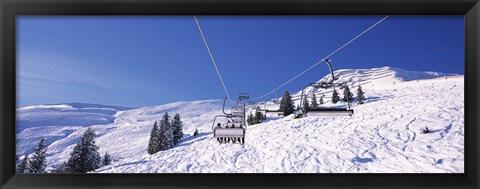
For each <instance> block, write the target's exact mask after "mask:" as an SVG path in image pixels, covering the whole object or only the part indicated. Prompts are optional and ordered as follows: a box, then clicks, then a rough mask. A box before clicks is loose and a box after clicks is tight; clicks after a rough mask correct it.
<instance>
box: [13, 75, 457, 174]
mask: <svg viewBox="0 0 480 189" xmlns="http://www.w3.org/2000/svg"><path fill="white" fill-rule="evenodd" d="M382 70H383V71H384V72H387V71H388V72H389V75H387V74H385V76H382V77H373V76H372V75H379V73H382ZM398 70H400V69H396V68H390V67H384V68H373V69H369V70H351V71H342V70H339V73H338V75H339V76H340V79H339V81H340V80H341V81H349V80H350V79H352V81H355V82H363V84H362V87H363V88H364V91H365V93H366V96H367V103H366V104H363V105H355V106H354V109H355V114H354V115H353V116H352V117H306V118H301V119H293V118H292V117H291V116H288V117H272V118H268V119H267V121H266V122H264V123H262V124H258V125H253V126H249V127H248V129H247V134H246V144H245V145H240V144H218V142H217V141H216V140H214V139H213V138H212V131H211V121H212V120H213V117H214V116H215V115H217V114H221V108H222V101H221V100H204V101H191V102H176V103H171V104H166V105H161V106H152V107H142V108H135V109H122V110H120V111H116V113H114V114H113V117H114V119H113V121H110V122H106V123H95V124H94V125H81V124H77V125H75V124H56V123H55V118H57V117H56V116H53V118H52V119H50V120H49V119H47V118H45V121H44V122H48V123H50V124H48V125H41V126H38V127H33V125H28V126H27V128H29V129H24V130H23V131H21V132H17V133H18V134H17V137H18V138H19V140H18V141H17V142H18V146H20V148H18V147H17V155H19V156H20V155H22V154H24V153H26V152H29V151H31V148H33V146H30V147H27V145H26V143H29V144H28V145H30V144H31V143H33V144H34V145H35V144H36V143H38V141H39V139H38V138H39V137H41V136H44V135H48V136H50V137H49V138H47V142H49V146H48V152H47V153H48V158H47V159H48V161H49V169H51V168H52V167H54V166H56V165H57V164H59V163H61V162H64V161H66V160H67V159H68V157H69V153H70V151H71V150H72V149H73V145H74V144H75V143H76V141H78V140H79V137H80V136H81V134H82V133H83V131H84V130H85V129H86V127H91V128H92V129H93V130H94V131H95V132H96V133H97V140H96V141H97V144H98V145H99V147H100V153H101V154H103V153H105V152H108V153H109V154H112V155H113V159H114V162H113V164H112V165H109V166H106V167H102V168H100V169H98V170H97V172H106V173H108V172H116V173H126V172H128V173H149V172H155V173H157V172H182V173H183V172H192V173H198V172H202V173H205V172H220V173H223V172H242V173H243V172H261V173H263V172H282V173H283V172H320V173H324V172H334V173H345V172H401V173H412V172H423V173H425V172H441V173H444V172H455V173H463V168H464V162H463V161H464V142H463V140H464V136H463V135H464V81H463V77H461V76H456V77H448V79H445V78H441V79H431V78H437V76H443V75H441V74H438V73H431V74H430V73H426V74H424V73H415V72H409V71H404V72H403V73H402V72H400V71H398ZM340 71H342V72H340ZM372 72H373V73H374V74H371V73H372ZM352 73H355V74H352ZM369 73H370V74H371V75H370V76H368V75H367V74H369ZM392 73H393V74H392ZM436 74H438V75H436ZM349 75H350V76H349ZM353 75H356V76H355V77H354V76H353ZM347 76H348V77H347ZM327 77H328V76H327ZM347 78H348V79H347ZM374 78H377V79H374ZM400 78H403V80H402V79H400ZM342 79H345V80H342ZM417 79H422V80H419V81H416V80H417ZM424 79H427V80H424ZM392 80H395V81H399V82H395V84H393V82H391V81H392ZM354 86H356V85H354ZM59 106H60V107H57V108H64V107H61V106H64V105H59ZM67 106H68V104H67ZM26 109H27V110H28V109H36V110H37V111H39V112H42V109H41V107H40V106H39V107H30V108H28V107H26ZM23 110H25V108H20V109H19V110H18V111H23ZM117 110H118V109H117ZM167 111H168V112H169V113H170V115H173V114H175V113H180V114H181V116H182V120H183V122H184V125H185V126H184V133H185V138H184V140H183V141H182V142H180V143H179V144H178V145H177V146H176V147H174V148H173V149H169V150H166V151H161V152H158V153H156V154H154V155H148V154H147V152H146V147H147V143H148V137H149V134H150V131H151V128H152V124H153V122H154V121H155V120H159V119H160V118H161V116H162V114H163V113H164V112H167ZM52 115H55V114H52ZM27 118H28V119H27ZM18 119H19V121H26V120H28V121H35V120H36V119H35V116H34V114H32V115H31V116H29V117H22V116H19V117H18ZM60 123H63V122H60ZM71 123H74V122H71ZM425 126H428V127H429V128H430V130H431V131H432V133H429V134H421V132H420V128H422V127H425ZM34 128H35V129H37V130H30V129H34ZM195 128H198V129H199V133H200V134H199V135H198V136H196V137H193V136H191V133H193V131H194V130H195ZM27 131H28V132H27Z"/></svg>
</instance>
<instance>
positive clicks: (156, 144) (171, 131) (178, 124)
mask: <svg viewBox="0 0 480 189" xmlns="http://www.w3.org/2000/svg"><path fill="white" fill-rule="evenodd" d="M182 127H183V123H182V120H181V119H180V114H175V116H174V117H173V120H171V121H170V116H169V115H168V112H165V114H163V117H162V120H160V122H157V121H155V123H154V124H153V128H152V131H151V132H150V139H149V141H148V147H147V151H148V154H155V153H157V152H159V151H163V150H168V149H170V148H173V146H174V145H175V144H177V143H178V142H180V140H182V137H183V130H182ZM195 132H198V131H197V130H196V131H195Z"/></svg>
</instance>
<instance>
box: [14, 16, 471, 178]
mask: <svg viewBox="0 0 480 189" xmlns="http://www.w3.org/2000/svg"><path fill="white" fill-rule="evenodd" d="M16 32H17V33H16V43H17V44H16V48H17V49H16V61H17V62H16V90H17V91H16V94H17V96H16V100H17V102H16V125H15V129H16V157H15V158H16V172H17V173H23V174H50V173H57V174H58V173H62V174H69V173H86V174H90V173H319V174H328V173H359V174H361V173H464V172H465V171H464V168H465V162H464V160H465V158H464V154H465V153H464V152H465V149H464V139H465V138H464V125H465V122H464V115H465V114H464V107H465V101H464V96H465V94H464V72H465V59H464V54H465V49H464V37H465V36H464V17H463V16H380V15H378V16H203V15H201V16H193V15H191V16H187V15H186V16H17V17H16Z"/></svg>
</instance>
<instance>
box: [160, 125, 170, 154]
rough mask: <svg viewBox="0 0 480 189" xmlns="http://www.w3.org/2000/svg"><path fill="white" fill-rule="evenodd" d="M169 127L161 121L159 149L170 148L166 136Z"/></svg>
mask: <svg viewBox="0 0 480 189" xmlns="http://www.w3.org/2000/svg"><path fill="white" fill-rule="evenodd" d="M166 133H167V128H166V125H165V124H163V123H162V121H160V125H159V126H158V143H159V150H160V151H163V150H167V149H168V140H167V137H166Z"/></svg>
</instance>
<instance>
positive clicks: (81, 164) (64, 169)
mask: <svg viewBox="0 0 480 189" xmlns="http://www.w3.org/2000/svg"><path fill="white" fill-rule="evenodd" d="M98 149H99V147H98V146H97V145H96V144H95V132H93V130H92V129H90V128H88V129H87V130H86V131H85V132H84V133H83V135H82V138H81V139H80V141H78V142H77V144H76V145H75V147H74V148H73V151H72V152H71V153H70V158H69V159H68V161H67V162H64V163H62V164H60V165H59V166H58V167H57V168H56V169H54V170H53V171H52V172H54V173H86V172H90V171H94V170H95V169H98V168H100V167H102V166H105V165H109V164H110V163H111V161H112V159H111V156H110V155H109V154H108V153H105V155H104V157H103V159H102V158H101V157H100V154H99V152H98ZM46 152H47V145H46V141H45V139H44V138H42V139H41V140H40V142H39V144H38V146H37V147H36V148H35V151H34V153H33V155H32V158H30V159H29V158H28V155H25V157H24V158H23V160H22V161H21V162H20V164H18V166H17V173H46V170H45V168H46V167H47V159H46Z"/></svg>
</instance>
